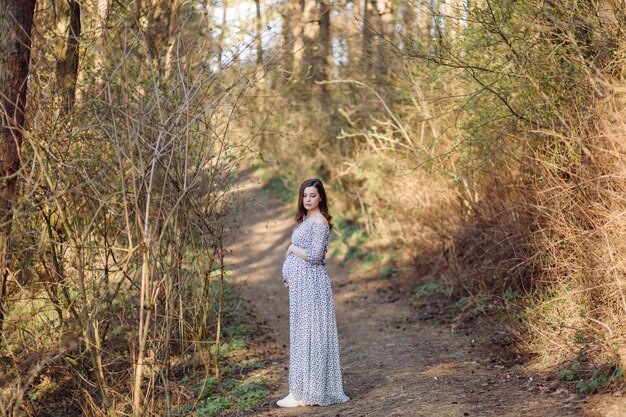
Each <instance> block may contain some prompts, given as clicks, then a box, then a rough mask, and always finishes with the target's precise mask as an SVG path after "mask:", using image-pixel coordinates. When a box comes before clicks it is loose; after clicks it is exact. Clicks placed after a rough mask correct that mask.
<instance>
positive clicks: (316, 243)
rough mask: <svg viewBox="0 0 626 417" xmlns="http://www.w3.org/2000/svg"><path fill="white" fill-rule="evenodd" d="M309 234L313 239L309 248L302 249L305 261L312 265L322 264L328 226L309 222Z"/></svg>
mask: <svg viewBox="0 0 626 417" xmlns="http://www.w3.org/2000/svg"><path fill="white" fill-rule="evenodd" d="M311 223H313V226H312V227H311V233H312V234H313V238H312V239H311V246H309V247H308V248H305V249H304V253H305V254H306V261H307V262H310V263H312V264H314V265H319V264H322V263H324V255H325V254H326V245H327V244H328V224H326V223H318V222H315V221H313V222H311Z"/></svg>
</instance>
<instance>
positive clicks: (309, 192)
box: [302, 186, 320, 211]
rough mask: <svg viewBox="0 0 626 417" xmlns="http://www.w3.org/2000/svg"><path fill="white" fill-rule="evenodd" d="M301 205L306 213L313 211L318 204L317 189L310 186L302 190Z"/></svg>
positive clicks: (318, 195)
mask: <svg viewBox="0 0 626 417" xmlns="http://www.w3.org/2000/svg"><path fill="white" fill-rule="evenodd" d="M302 203H303V204H304V208H305V209H306V210H307V211H311V210H315V209H316V208H317V206H318V205H319V203H320V194H319V192H318V191H317V188H315V187H313V186H311V187H306V188H305V189H304V194H303V195H302Z"/></svg>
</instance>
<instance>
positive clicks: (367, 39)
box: [361, 0, 375, 77]
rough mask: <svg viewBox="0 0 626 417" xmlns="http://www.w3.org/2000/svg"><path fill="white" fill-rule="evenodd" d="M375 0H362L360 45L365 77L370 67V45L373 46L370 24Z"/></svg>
mask: <svg viewBox="0 0 626 417" xmlns="http://www.w3.org/2000/svg"><path fill="white" fill-rule="evenodd" d="M374 2H375V0H372V4H370V0H364V3H363V34H362V36H361V39H362V40H363V45H362V46H361V69H362V70H363V72H364V73H365V75H366V77H367V76H368V75H369V74H370V72H371V69H372V58H373V56H372V47H373V44H372V43H373V42H372V39H373V36H372V34H373V30H372V24H373V22H374V8H375V3H374Z"/></svg>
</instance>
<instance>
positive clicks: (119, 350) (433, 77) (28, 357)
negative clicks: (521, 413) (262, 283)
mask: <svg viewBox="0 0 626 417" xmlns="http://www.w3.org/2000/svg"><path fill="white" fill-rule="evenodd" d="M624 28H626V4H625V3H624V2H622V1H618V0H599V1H591V0H585V1H561V0H553V1H545V0H518V1H513V0H505V1H495V0H479V1H473V0H461V1H458V0H450V1H439V0H370V1H367V0H366V1H353V0H346V1H343V0H342V1H328V0H300V1H272V2H267V1H261V0H256V1H255V2H248V1H244V0H223V1H221V2H209V1H206V0H204V1H193V0H134V1H124V0H116V1H113V0H82V1H81V0H23V1H14V0H1V1H0V60H1V61H0V92H1V94H0V104H1V106H0V113H1V114H2V129H1V131H0V138H1V142H0V143H1V147H0V181H1V182H2V185H1V188H0V266H1V271H2V273H1V275H0V279H1V287H0V392H1V394H2V395H1V396H0V399H1V400H0V412H1V414H2V415H102V414H106V415H127V414H133V415H153V414H159V415H178V414H181V413H184V412H188V411H189V410H193V409H194V407H195V406H196V405H197V403H198V401H199V399H200V398H202V395H203V394H202V393H203V392H205V391H206V390H209V389H212V388H215V387H222V385H219V384H217V382H218V381H220V380H221V379H222V378H223V376H224V375H226V374H228V372H232V368H229V367H228V366H226V365H227V362H226V356H224V355H226V353H228V352H229V351H235V350H236V346H237V343H240V341H239V342H238V340H239V339H238V336H239V335H241V332H242V327H241V326H242V320H243V319H241V317H239V319H237V309H236V306H235V301H234V300H235V296H234V295H233V290H232V283H230V282H229V274H228V268H227V265H225V264H224V239H225V237H226V236H228V233H229V232H230V231H232V230H233V229H234V228H236V222H234V221H233V218H234V213H236V212H237V209H238V204H239V203H238V196H237V193H236V192H234V185H235V184H236V180H237V176H238V170H239V169H241V168H242V167H244V166H248V165H250V164H252V163H254V164H256V165H257V166H262V167H264V169H266V170H268V172H270V173H271V174H272V178H271V180H270V182H272V183H274V184H278V185H279V186H281V187H284V188H285V189H287V190H294V189H297V186H298V185H299V183H300V182H301V180H302V179H303V178H308V177H311V176H317V177H320V178H321V179H322V180H323V181H324V182H325V184H327V187H328V189H329V190H331V191H332V195H333V198H334V201H333V204H334V206H333V209H332V210H333V213H337V214H338V213H341V216H337V218H338V219H339V218H340V219H341V222H340V230H341V228H342V227H343V228H344V229H346V230H347V229H348V228H356V229H357V230H358V231H359V232H358V233H353V234H351V239H352V240H351V241H350V245H351V246H350V247H351V251H352V252H350V256H361V255H362V254H363V253H364V252H366V251H378V252H379V253H397V254H398V256H390V257H388V258H386V260H385V262H386V264H385V267H384V271H385V274H389V275H393V274H396V273H405V274H406V273H408V274H410V275H411V276H413V277H414V280H415V286H416V288H419V289H424V288H430V289H435V290H437V289H441V290H442V291H444V292H445V293H446V294H448V295H449V296H450V297H451V298H454V299H456V300H459V301H460V304H459V305H461V306H462V308H461V310H460V313H459V317H458V319H459V320H463V319H464V318H465V317H467V316H468V315H471V314H474V313H475V312H476V311H479V312H481V313H491V312H493V311H497V312H499V313H503V314H504V315H503V316H504V317H505V318H506V320H507V322H508V325H510V326H511V328H513V329H514V330H515V332H516V336H517V337H516V338H517V340H516V344H515V345H514V346H511V349H516V350H519V351H524V352H528V353H531V354H533V355H534V357H535V358H536V360H537V361H541V362H542V363H544V364H545V366H546V367H554V372H558V371H559V369H561V371H563V369H564V368H567V370H566V371H567V372H569V374H568V373H567V372H566V373H564V374H562V376H563V377H564V378H565V379H573V380H576V379H580V380H579V382H580V381H583V384H582V385H580V386H579V389H580V390H581V392H582V391H589V392H594V391H595V390H597V389H604V388H606V387H609V386H610V385H611V384H612V383H614V382H615V383H617V382H619V381H622V380H623V370H624V367H625V366H626V344H625V343H626V333H625V331H626V295H625V291H626V288H625V286H626V163H625V162H626V160H625V153H626V111H625V109H626V106H625V104H626V79H625V75H626V73H625V69H626V68H625V64H626V33H625V31H624ZM407 271H408V272H407ZM243 324H245V323H243ZM574 359H575V362H574V363H577V364H578V365H577V366H576V367H569V368H568V367H567V366H565V365H563V364H569V363H571V361H572V360H574ZM241 366H245V365H241ZM559 367H560V368H559ZM198 373H200V374H203V375H205V376H206V378H205V379H204V382H203V383H202V384H201V386H200V387H196V388H195V389H194V390H191V391H190V390H188V389H187V388H186V387H185V383H186V382H188V381H189V376H188V375H196V374H198ZM585 381H586V382H585ZM214 385H215V387H214ZM258 388H259V387H254V386H252V387H251V386H237V385H236V384H235V385H233V386H231V387H229V391H228V392H223V391H220V390H221V389H222V388H219V390H218V391H217V394H216V395H224V396H226V395H231V397H233V398H234V397H236V398H239V399H241V398H248V399H249V400H250V401H251V402H253V401H254V400H255V399H256V395H257V394H259V393H260V392H261V391H258V390H257V389H258ZM216 389H217V388H216ZM237 390H239V391H237ZM189 392H191V394H189ZM246 393H252V394H251V395H250V396H249V397H246V396H245V395H244V394H246ZM259 395H261V394H259ZM209 412H210V410H209V411H207V414H206V415H210V414H208V413H209Z"/></svg>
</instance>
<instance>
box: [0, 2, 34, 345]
mask: <svg viewBox="0 0 626 417" xmlns="http://www.w3.org/2000/svg"><path fill="white" fill-rule="evenodd" d="M34 11H35V0H19V1H15V0H0V119H1V120H2V125H1V126H0V279H1V280H2V283H1V287H0V340H2V339H3V333H2V332H3V325H4V318H5V315H6V309H7V301H6V300H7V295H8V287H7V280H8V275H9V267H10V261H11V251H10V250H9V238H10V235H11V224H12V221H13V205H14V204H15V200H16V199H17V175H16V174H17V171H18V169H19V168H20V156H19V153H20V147H21V145H22V132H23V129H24V108H25V105H26V85H27V84H26V80H27V76H28V68H29V64H30V45H31V38H30V34H31V29H32V25H33V13H34Z"/></svg>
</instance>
